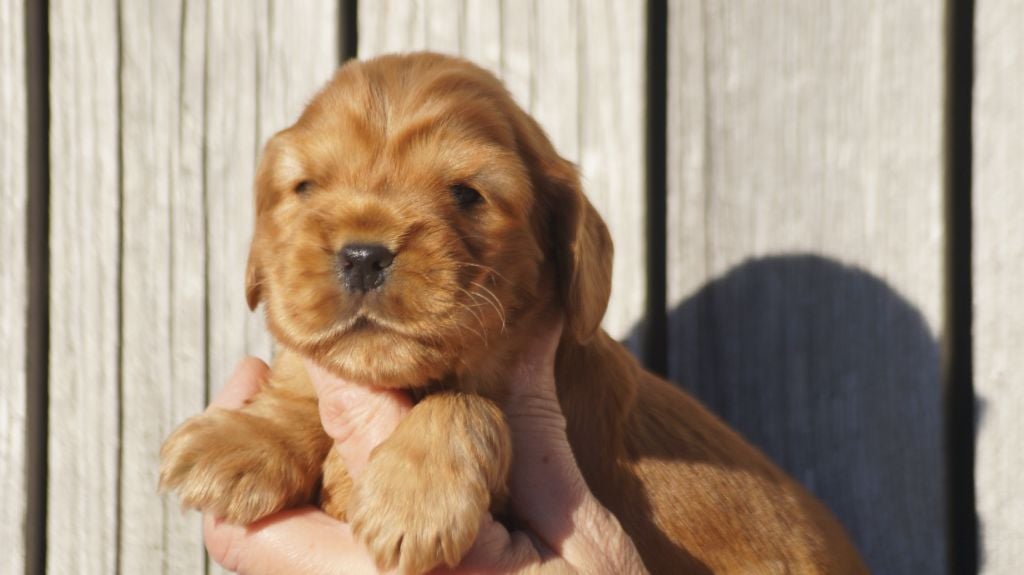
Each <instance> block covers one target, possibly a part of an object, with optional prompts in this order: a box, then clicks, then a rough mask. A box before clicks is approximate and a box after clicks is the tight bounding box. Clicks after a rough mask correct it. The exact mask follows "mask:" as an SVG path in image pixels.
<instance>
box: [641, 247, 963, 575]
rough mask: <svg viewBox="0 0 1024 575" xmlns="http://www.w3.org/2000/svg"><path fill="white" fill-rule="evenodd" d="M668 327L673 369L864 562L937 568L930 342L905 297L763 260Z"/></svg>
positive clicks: (938, 466) (938, 453)
mask: <svg viewBox="0 0 1024 575" xmlns="http://www.w3.org/2000/svg"><path fill="white" fill-rule="evenodd" d="M637 330H642V326H638V327H637ZM668 330H669V331H668V345H667V348H668V369H669V374H670V379H672V380H673V381H674V382H677V384H679V385H680V386H681V387H682V388H684V389H686V390H688V391H689V392H691V393H693V394H694V395H696V396H697V397H698V398H699V399H700V400H701V401H702V402H704V404H705V405H706V406H708V407H709V408H710V409H711V410H712V411H713V412H715V413H717V414H718V415H719V416H721V417H722V418H723V419H725V420H726V421H727V422H728V423H729V424H730V425H731V426H732V427H734V428H735V429H737V430H738V431H740V432H741V433H742V434H743V435H744V436H745V437H746V438H747V439H748V440H750V441H751V442H752V443H754V444H755V445H757V446H758V447H760V448H761V449H762V450H764V451H765V452H766V453H767V454H768V455H769V456H770V457H771V458H772V459H773V460H774V461H775V462H777V463H778V464H779V465H780V466H781V467H783V468H784V469H785V470H786V471H787V472H789V473H790V474H791V475H792V476H794V477H795V478H796V479H797V480H798V481H800V482H801V483H802V484H803V485H805V486H806V487H807V488H808V489H810V490H811V491H812V492H813V493H815V494H816V495H817V496H818V497H819V498H821V499H822V500H823V501H824V502H825V504H826V505H827V506H828V507H829V508H830V509H832V511H833V512H834V513H835V514H836V516H837V517H838V518H839V520H840V521H841V522H842V523H843V525H845V526H846V528H847V531H848V532H849V533H850V535H851V537H852V538H853V540H854V541H855V543H856V545H857V547H858V549H860V551H861V553H862V554H863V555H864V558H865V560H866V561H867V563H868V565H869V566H870V568H871V570H872V572H873V573H878V574H888V573H894V574H896V573H937V574H941V573H944V572H946V558H947V555H946V544H945V539H946V523H945V514H946V505H945V491H944V473H945V470H944V467H943V461H944V459H943V455H942V454H943V432H944V429H943V425H942V413H943V411H942V397H943V396H942V385H941V381H942V379H941V365H940V352H939V345H938V343H937V341H936V340H935V338H934V337H933V335H932V333H931V330H930V329H929V327H928V326H927V324H926V322H925V320H924V318H923V316H922V315H921V313H920V312H919V311H918V310H917V309H916V308H915V307H914V306H913V305H912V304H911V303H909V302H908V301H907V300H906V299H905V298H904V297H902V296H901V295H900V294H899V293H897V292H896V291H895V290H894V289H893V288H891V287H890V286H888V285H887V284H886V283H885V282H884V281H882V280H880V279H879V278H877V277H874V276H873V275H871V274H870V273H867V272H865V271H863V270H860V269H857V268H853V267H848V266H845V265H842V264H839V263H837V262H834V261H830V260H828V259H824V258H821V257H817V256H803V255H800V256H783V257H770V258H764V259H758V260H751V261H748V262H745V263H743V264H742V265H740V266H738V267H736V268H734V269H733V270H732V271H730V272H729V273H728V274H726V275H724V276H722V277H721V278H719V279H716V280H715V281H713V282H711V283H709V284H708V285H706V286H705V287H704V288H703V289H701V290H700V291H699V292H698V293H697V294H695V295H694V296H692V297H690V298H689V299H687V300H686V301H684V302H682V303H681V304H680V305H678V306H677V307H675V308H674V309H672V310H671V311H670V314H669V317H668ZM637 335H639V334H637V333H634V334H633V335H631V338H635V337H636V336H637Z"/></svg>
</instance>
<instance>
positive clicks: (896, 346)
mask: <svg viewBox="0 0 1024 575" xmlns="http://www.w3.org/2000/svg"><path fill="white" fill-rule="evenodd" d="M870 4H871V5H870V6H868V7H866V6H864V5H863V4H859V3H858V4H854V3H849V2H842V1H839V0H835V1H828V2H811V3H807V2H799V1H777V2H768V3H765V2H756V1H743V2H735V1H731V2H730V1H721V0H704V1H702V2H682V1H675V2H671V3H670V14H671V15H670V29H669V39H670V44H671V45H670V54H669V69H670V74H669V91H670V95H669V126H670V132H669V147H670V150H669V166H670V174H669V184H670V197H669V206H670V210H669V224H668V230H669V244H668V257H669V266H670V269H669V270H668V273H669V276H668V277H669V280H670V283H669V286H668V287H669V297H670V301H669V307H670V309H669V313H670V323H669V329H670V341H669V346H668V348H669V355H670V371H671V375H672V377H673V379H675V380H677V381H679V382H680V383H682V384H683V385H684V386H685V387H687V388H688V389H690V390H692V391H694V392H695V393H696V394H697V395H698V396H699V397H700V398H701V399H702V400H703V401H704V402H706V403H707V404H708V405H709V406H710V407H711V408H712V409H713V410H714V411H716V412H718V413H719V414H721V415H722V416H723V417H724V418H725V419H726V420H728V421H729V422H730V423H731V424H732V425H734V426H735V427H736V428H738V429H739V430H740V431H741V432H742V433H743V434H744V435H746V436H747V437H748V438H750V439H751V440H752V441H753V442H754V443H755V444H758V445H760V446H761V447H762V448H763V449H764V450H765V451H766V452H768V453H769V454H770V455H771V456H772V458H773V459H775V460H776V461H778V462H779V463H780V464H781V465H782V466H783V467H784V468H786V469H787V470H788V471H789V472H790V473H792V474H793V475H794V476H795V477H796V478H797V479H798V480H800V481H801V482H803V483H804V484H805V485H806V486H808V487H809V488H810V489H811V490H812V491H813V492H815V493H817V494H818V495H819V496H820V497H821V498H822V499H823V500H824V501H825V502H826V504H827V505H828V506H829V507H830V508H831V509H833V510H834V511H835V512H836V514H837V515H838V517H839V518H840V519H841V521H842V522H843V523H844V524H845V525H846V526H847V528H848V530H849V531H850V532H851V535H852V536H853V538H854V540H855V541H856V543H857V545H858V547H859V548H860V549H861V551H862V552H863V554H864V555H865V558H866V560H867V561H868V563H869V565H870V566H871V568H872V570H873V571H875V572H878V573H942V572H943V571H944V570H945V567H944V566H945V562H946V542H945V526H944V515H945V512H944V510H945V507H946V505H945V501H944V489H943V475H944V474H943V461H944V460H943V456H942V430H943V427H942V419H941V413H942V411H941V394H942V389H941V366H940V352H939V337H940V336H941V334H942V333H943V329H944V325H943V318H942V308H943V293H944V291H943V250H944V237H945V231H944V227H943V212H942V208H943V193H942V187H943V174H944V170H943V165H942V161H943V158H942V138H943V131H942V126H943V123H942V119H943V102H944V97H943V86H944V82H943V43H942V42H943V4H942V3H940V2H934V1H926V0H918V1H910V2H899V3H885V2H872V3H870ZM1008 37H1009V36H1008ZM893 533H899V534H900V536H899V537H895V538H894V537H893V536H892V534H893Z"/></svg>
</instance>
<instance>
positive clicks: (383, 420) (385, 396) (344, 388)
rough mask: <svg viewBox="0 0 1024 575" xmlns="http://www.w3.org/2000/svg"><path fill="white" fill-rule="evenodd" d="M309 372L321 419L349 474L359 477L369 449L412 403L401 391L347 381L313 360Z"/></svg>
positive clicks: (307, 369) (390, 429)
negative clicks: (317, 399) (317, 398)
mask: <svg viewBox="0 0 1024 575" xmlns="http://www.w3.org/2000/svg"><path fill="white" fill-rule="evenodd" d="M306 371H307V372H308V373H309V378H310V380H311V381H312V382H313V387H314V388H315V389H316V394H317V397H319V403H320V422H321V423H322V424H323V426H324V430H325V431H326V432H327V435H330V436H331V438H333V439H334V443H335V449H336V450H337V451H338V454H339V455H341V458H342V461H344V462H345V467H346V468H347V469H348V472H349V474H350V475H351V476H352V477H358V476H359V475H360V474H362V472H363V469H365V468H366V462H367V460H368V459H369V457H370V452H372V451H373V449H374V448H375V447H377V446H378V445H380V443H381V442H383V441H384V440H385V439H387V438H388V436H390V435H391V432H392V431H394V430H395V427H397V426H398V423H399V422H400V421H401V420H402V418H403V417H405V414H406V413H408V412H409V410H410V409H412V402H411V401H410V399H409V396H408V395H406V394H405V393H403V392H401V391H398V390H393V389H383V388H377V387H373V386H369V385H363V384H360V383H355V382H351V381H347V380H345V379H342V378H340V377H337V376H335V375H334V374H331V373H329V372H327V371H326V370H324V369H323V368H321V367H320V366H319V365H317V364H315V363H313V362H312V361H307V362H306Z"/></svg>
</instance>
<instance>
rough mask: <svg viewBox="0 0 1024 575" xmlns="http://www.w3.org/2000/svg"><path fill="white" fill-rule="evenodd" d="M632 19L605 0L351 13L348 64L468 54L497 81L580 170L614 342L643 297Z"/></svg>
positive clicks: (636, 6)
mask: <svg viewBox="0 0 1024 575" xmlns="http://www.w3.org/2000/svg"><path fill="white" fill-rule="evenodd" d="M644 10H645V4H644V3H643V2H613V1H609V0H603V1H601V2H580V1H579V0H558V1H556V2H544V3H537V2H497V1H495V0H468V1H467V2H465V3H464V4H462V5H460V4H458V3H452V2H439V1H438V0H434V1H432V2H429V3H427V2H372V3H363V4H360V7H359V20H360V27H359V56H360V57H362V58H369V57H372V56H375V55H378V54H382V53H386V52H408V51H412V50H422V49H432V50H437V51H441V52H447V53H451V54H460V55H463V56H465V57H468V58H470V59H472V60H473V61H475V62H476V63H478V64H480V65H482V66H484V67H486V68H488V69H490V70H491V71H493V72H494V73H496V74H498V75H499V76H500V77H501V78H502V79H503V80H504V81H505V83H506V85H507V86H508V88H509V90H510V91H511V92H512V94H513V96H515V98H516V101H517V102H519V104H520V105H521V106H523V108H524V109H526V110H527V111H528V112H530V113H532V114H534V115H535V117H537V119H538V120H539V121H540V123H541V125H542V126H543V127H544V128H545V130H547V132H548V134H549V135H550V136H551V137H552V140H553V141H554V142H555V144H556V146H557V147H558V149H559V151H560V153H561V154H562V155H563V156H565V157H566V158H568V159H570V160H572V161H574V162H577V163H578V164H580V166H581V169H582V173H583V177H584V186H585V187H586V188H587V192H588V195H589V196H590V198H591V200H592V201H593V202H594V204H595V205H596V206H597V208H598V210H599V211H600V212H601V213H602V215H603V216H604V217H605V219H606V220H607V221H608V224H609V228H610V229H611V232H612V237H613V238H614V240H615V244H616V259H615V271H614V280H613V281H614V287H613V291H612V301H611V304H610V305H609V310H608V314H607V316H606V317H605V324H604V325H605V328H606V329H608V331H609V332H610V333H612V335H614V336H616V337H625V336H626V335H627V334H628V333H629V331H630V329H631V328H632V327H634V326H635V324H636V323H637V322H638V321H640V320H641V319H642V316H643V312H644V305H645V301H646V292H647V282H646V274H645V273H644V265H645V259H644V251H645V249H646V246H645V238H644V206H645V194H644V185H645V184H644V175H643V161H642V160H643V129H644V122H643V120H644V112H643V105H644V104H643V102H644V99H643V98H644V96H643V89H644V81H645V76H644V73H645V72H644V70H645V66H644V64H645V59H644V41H645V28H644V13H645V12H644ZM453 22H461V23H462V24H461V25H460V26H458V27H455V26H452V25H451V24H452V23H453ZM456 35H458V37H456ZM634 343H635V342H634Z"/></svg>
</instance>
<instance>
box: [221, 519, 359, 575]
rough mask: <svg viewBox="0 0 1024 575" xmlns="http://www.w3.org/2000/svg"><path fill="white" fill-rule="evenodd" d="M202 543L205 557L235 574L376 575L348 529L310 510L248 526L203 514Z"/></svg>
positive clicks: (342, 524)
mask: <svg viewBox="0 0 1024 575" xmlns="http://www.w3.org/2000/svg"><path fill="white" fill-rule="evenodd" d="M203 538H204V541H205V543H206V549H207V550H208V551H209V552H210V557H211V558H212V559H213V560H214V561H216V562H217V563H218V564H220V565H221V566H223V567H224V568H225V569H227V570H229V571H232V572H235V573H238V574H239V575H279V574H281V573H288V574H289V575H320V574H325V575H326V574H328V573H330V574H334V573H339V572H342V573H346V574H349V573H350V574H355V575H358V574H363V573H365V574H376V573H379V572H378V570H377V568H376V566H375V565H374V563H373V559H372V558H371V557H370V555H369V553H368V552H367V551H366V550H365V549H364V548H363V546H362V545H360V544H359V543H357V542H356V541H355V539H354V537H353V536H352V530H351V529H350V528H349V526H348V525H345V524H344V523H341V522H339V521H336V520H334V519H332V518H330V517H328V516H327V515H326V514H324V513H323V512H322V511H320V510H319V509H316V508H314V507H302V508H299V509H290V510H288V511H283V512H281V513H277V514H275V515H273V516H271V517H268V518H267V519H264V520H263V521H260V522H257V523H254V524H252V525H249V526H239V525H232V524H230V523H227V522H225V521H222V520H218V519H216V518H214V517H213V516H212V515H210V514H206V515H205V516H204V517H203Z"/></svg>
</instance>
